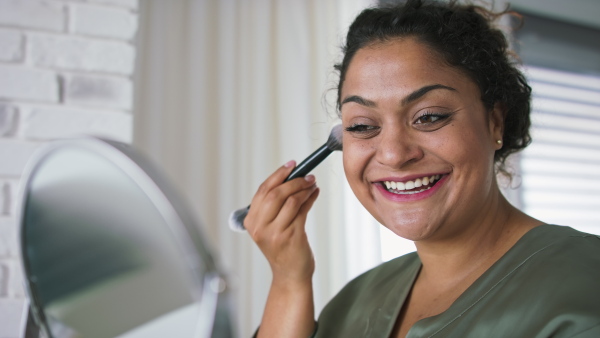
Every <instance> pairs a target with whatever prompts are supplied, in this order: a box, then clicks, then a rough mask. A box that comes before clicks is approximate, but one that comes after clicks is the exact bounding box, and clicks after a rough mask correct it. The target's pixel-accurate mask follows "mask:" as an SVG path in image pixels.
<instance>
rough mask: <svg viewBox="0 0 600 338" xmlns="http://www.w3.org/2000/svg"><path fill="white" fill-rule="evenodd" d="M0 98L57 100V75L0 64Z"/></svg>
mask: <svg viewBox="0 0 600 338" xmlns="http://www.w3.org/2000/svg"><path fill="white" fill-rule="evenodd" d="M0 79H2V81H0V98H5V99H23V100H35V101H46V102H57V101H58V77H57V76H56V73H54V72H51V71H46V70H38V69H30V68H25V67H15V66H6V65H0Z"/></svg>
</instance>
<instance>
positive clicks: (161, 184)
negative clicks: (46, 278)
mask: <svg viewBox="0 0 600 338" xmlns="http://www.w3.org/2000/svg"><path fill="white" fill-rule="evenodd" d="M73 147H75V148H79V149H83V150H85V151H89V152H92V153H94V154H97V155H99V156H101V157H102V158H104V159H106V160H108V161H109V162H110V163H112V164H114V165H115V166H116V167H117V168H118V169H119V170H121V171H123V172H124V174H125V175H127V176H128V177H129V178H130V179H131V180H132V181H133V182H134V183H135V184H136V185H137V186H138V187H139V188H140V189H141V190H142V192H143V193H144V194H146V196H147V197H148V198H149V199H150V201H151V202H152V203H153V205H154V206H155V207H156V209H157V211H158V213H159V214H160V215H161V216H162V218H163V219H164V221H165V223H166V224H167V227H168V228H169V231H170V232H171V233H172V234H173V237H174V239H175V241H176V242H177V245H178V247H180V248H181V258H182V259H183V260H184V263H185V265H186V266H187V267H188V271H189V276H190V280H191V283H192V285H193V287H194V290H191V291H192V292H191V294H192V298H193V299H194V302H196V303H198V304H199V305H200V315H202V318H203V319H204V320H200V319H202V318H199V321H198V325H199V326H198V328H197V330H196V332H197V333H198V334H199V335H200V337H210V336H211V335H212V332H213V327H214V324H215V314H216V311H217V304H218V303H219V298H220V297H223V296H224V293H225V291H226V289H227V284H226V282H225V279H224V277H223V275H222V274H221V273H220V272H219V270H218V268H217V265H216V263H215V260H214V259H213V257H212V255H211V249H210V248H209V247H208V243H207V242H206V240H204V238H205V237H203V236H202V233H201V229H200V228H199V224H200V223H199V222H197V221H196V220H195V219H194V218H193V217H192V215H191V214H190V213H189V212H188V208H187V206H186V205H185V203H184V199H183V198H181V197H180V196H179V195H178V194H177V193H176V191H175V190H174V189H173V188H172V186H171V185H170V184H169V183H168V182H167V180H166V179H165V176H164V175H163V174H161V173H160V172H159V171H158V169H157V167H155V166H154V165H153V164H152V163H151V162H150V161H149V160H148V159H146V158H145V157H144V156H142V155H141V154H140V153H139V152H137V151H135V150H134V149H133V147H132V146H131V145H129V144H125V143H121V142H117V141H113V140H108V139H104V138H98V137H92V136H86V137H81V138H73V139H68V140H59V141H52V142H50V143H47V144H46V145H44V146H42V147H41V148H40V149H38V150H37V151H36V152H35V153H34V154H33V155H32V157H31V158H30V160H29V161H28V163H27V166H26V168H25V171H24V173H23V176H22V180H21V185H20V189H19V195H18V199H17V222H18V224H19V230H18V236H19V239H18V244H19V249H18V253H19V261H20V263H21V269H22V276H23V285H24V289H25V293H26V296H27V303H28V304H26V305H28V306H27V307H26V309H25V315H24V316H23V318H22V325H21V327H22V332H23V334H24V336H25V337H30V336H32V335H33V334H32V333H31V332H34V331H40V332H42V333H43V334H45V335H46V337H48V338H59V337H54V336H53V334H52V332H51V330H50V328H49V325H48V322H47V320H46V317H45V314H44V310H43V308H42V304H41V302H40V297H39V295H38V293H37V290H36V287H35V281H34V280H32V279H31V278H30V272H31V269H30V266H29V261H28V259H27V252H26V241H27V238H26V235H25V224H24V220H25V209H26V203H27V198H28V196H29V194H28V193H29V191H30V188H31V181H32V179H33V178H34V177H35V175H36V173H37V172H38V170H39V169H40V166H41V165H42V164H43V163H44V161H45V159H46V158H48V157H49V156H51V155H52V154H54V153H55V152H57V151H60V150H61V149H65V148H73ZM207 314H208V315H210V316H211V317H209V318H207V317H205V315H207ZM30 317H33V322H32V319H31V318H30ZM33 324H35V325H36V326H37V330H36V329H34V328H32V326H33ZM27 332H30V333H29V334H27ZM33 336H35V335H33Z"/></svg>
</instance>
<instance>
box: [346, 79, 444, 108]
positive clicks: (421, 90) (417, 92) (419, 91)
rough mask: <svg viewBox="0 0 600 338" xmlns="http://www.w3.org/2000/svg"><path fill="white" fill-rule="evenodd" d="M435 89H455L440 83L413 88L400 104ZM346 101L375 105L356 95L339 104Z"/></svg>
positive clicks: (375, 104)
mask: <svg viewBox="0 0 600 338" xmlns="http://www.w3.org/2000/svg"><path fill="white" fill-rule="evenodd" d="M435 89H446V90H451V91H456V89H454V88H452V87H448V86H444V85H441V84H433V85H429V86H425V87H422V88H419V89H417V90H415V91H414V92H412V93H410V94H409V95H408V96H406V97H405V98H403V99H402V101H401V104H402V105H403V106H405V105H407V104H409V103H410V102H412V101H414V100H417V99H419V98H420V97H422V96H423V95H425V94H427V93H428V92H430V91H432V90H435ZM348 102H354V103H358V104H360V105H361V106H365V107H368V108H372V107H377V103H375V101H371V100H367V99H365V98H364V97H361V96H358V95H351V96H348V97H347V98H345V99H344V100H343V101H342V104H341V105H344V103H348Z"/></svg>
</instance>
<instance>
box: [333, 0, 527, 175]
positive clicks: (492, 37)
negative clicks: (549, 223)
mask: <svg viewBox="0 0 600 338" xmlns="http://www.w3.org/2000/svg"><path fill="white" fill-rule="evenodd" d="M504 14H513V15H516V13H514V12H510V11H508V9H507V10H504V11H502V12H499V13H494V12H492V11H489V10H487V9H485V8H483V7H480V6H476V5H472V4H469V5H464V4H459V3H457V1H455V0H451V1H449V2H441V1H431V0H408V1H406V3H405V4H402V5H397V6H393V7H380V8H370V9H366V10H364V11H363V12H362V13H360V14H359V15H358V17H357V18H356V19H355V20H354V22H353V23H352V25H351V26H350V29H349V31H348V35H347V37H346V44H345V46H344V47H343V53H344V58H343V60H342V63H340V64H337V65H335V69H336V70H337V71H339V83H338V86H337V93H338V99H337V110H338V114H339V112H340V109H341V102H340V99H341V98H340V95H341V91H342V86H343V84H344V79H345V76H346V71H347V70H348V66H349V64H350V62H351V61H352V58H353V57H354V55H355V54H356V52H357V51H358V50H359V49H361V48H363V47H366V46H368V45H372V44H375V43H380V42H385V41H389V40H392V39H394V38H403V37H411V38H415V39H417V41H420V42H421V43H424V44H425V45H427V46H428V47H429V48H431V49H432V50H433V51H435V52H437V53H438V54H439V55H440V56H441V57H442V59H443V60H445V62H447V63H448V64H449V65H450V66H453V67H455V68H457V69H459V70H461V71H462V72H464V73H465V74H466V75H467V76H469V77H470V78H471V79H472V80H473V81H475V83H476V84H477V85H478V86H479V90H480V92H481V101H482V102H483V105H484V107H485V108H486V109H487V110H489V111H491V110H492V109H493V107H494V106H495V104H500V105H501V107H502V108H503V109H504V113H505V117H504V135H503V143H504V144H503V147H502V148H501V149H499V150H497V151H496V153H495V154H494V161H495V163H496V168H497V170H499V171H500V172H503V173H505V174H508V176H510V174H509V173H508V172H507V170H506V167H505V160H506V158H507V157H508V156H509V155H510V154H512V153H515V152H517V151H519V150H521V149H523V148H525V147H527V146H528V145H529V143H531V136H530V134H529V127H530V124H531V122H530V118H529V115H530V110H531V107H530V101H531V87H529V85H528V84H527V81H526V79H525V76H524V75H523V74H522V73H521V72H520V71H519V70H518V69H517V61H516V60H515V58H514V57H513V54H512V52H511V51H510V50H509V48H508V42H507V39H506V38H505V36H504V34H503V33H502V31H500V30H499V29H498V28H496V27H494V24H493V23H494V22H495V21H496V20H497V19H498V18H499V17H501V16H502V15H504Z"/></svg>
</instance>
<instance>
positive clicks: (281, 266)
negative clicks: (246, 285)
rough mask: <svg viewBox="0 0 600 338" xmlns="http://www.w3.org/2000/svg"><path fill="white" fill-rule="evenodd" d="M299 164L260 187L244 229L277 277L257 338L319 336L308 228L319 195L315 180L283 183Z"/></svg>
mask: <svg viewBox="0 0 600 338" xmlns="http://www.w3.org/2000/svg"><path fill="white" fill-rule="evenodd" d="M295 165H296V163H295V162H294V161H290V162H288V163H286V164H285V165H284V166H283V167H281V168H279V169H277V171H275V173H273V174H272V175H271V176H269V178H267V180H266V181H264V182H263V184H261V186H260V187H259V188H258V191H257V192H256V195H254V198H253V199H252V203H251V206H250V211H249V212H248V215H246V219H245V220H244V226H245V227H246V229H247V230H248V233H249V234H250V236H252V239H254V241H255V242H256V244H258V247H259V248H260V250H261V251H262V252H263V254H264V255H265V257H266V258H267V260H268V261H269V264H270V265H271V270H272V271H273V281H272V283H271V289H270V290H269V297H268V298H267V304H266V306H265V312H264V314H263V318H262V322H261V325H260V329H259V331H258V337H260V338H262V337H290V338H291V337H299V338H306V337H309V336H310V334H311V333H312V332H313V330H314V326H315V324H314V301H313V290H312V275H313V272H314V271H315V260H314V258H313V255H312V251H311V250H310V245H309V244H308V238H307V236H306V231H305V229H304V225H305V223H306V215H307V214H308V211H309V210H310V208H311V207H312V205H313V203H314V202H315V200H316V199H317V196H318V195H319V188H317V185H316V184H315V177H314V176H312V175H309V176H306V177H303V178H296V179H293V180H291V181H288V182H285V183H281V182H283V181H284V180H285V178H286V177H287V176H288V175H289V174H290V173H291V172H292V170H293V169H294V167H295Z"/></svg>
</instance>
